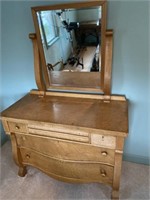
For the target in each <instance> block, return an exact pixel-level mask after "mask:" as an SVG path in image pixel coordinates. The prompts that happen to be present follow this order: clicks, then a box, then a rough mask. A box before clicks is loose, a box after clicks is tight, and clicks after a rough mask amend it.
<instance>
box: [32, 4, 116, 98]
mask: <svg viewBox="0 0 150 200" xmlns="http://www.w3.org/2000/svg"><path fill="white" fill-rule="evenodd" d="M92 6H101V7H102V18H101V19H102V20H101V22H102V23H101V24H102V26H101V38H102V40H101V66H102V67H101V72H99V74H100V83H99V86H100V89H94V88H93V89H92V88H74V87H70V86H69V87H61V86H60V87H59V86H58V87H53V86H52V87H51V89H57V90H59V91H60V90H62V89H64V90H69V91H70V90H71V91H73V90H82V91H86V92H87V91H88V92H91V91H94V92H98V93H104V94H106V95H109V94H110V87H111V75H110V74H111V66H108V65H110V64H111V59H112V56H111V55H110V59H109V60H108V61H107V59H106V57H108V55H107V54H110V51H111V47H110V46H112V45H111V44H112V37H110V35H111V36H112V32H110V31H109V32H107V33H106V0H90V1H86V2H85V1H84V2H75V3H67V4H66V3H63V4H56V5H46V6H38V7H32V8H31V10H32V15H33V21H34V26H35V31H36V36H35V37H34V38H36V41H37V44H35V42H34V47H36V50H34V55H35V51H36V55H38V54H39V59H40V61H39V62H38V61H35V64H37V65H41V68H42V69H41V71H39V70H37V69H35V73H36V74H37V73H40V79H41V77H42V76H43V80H40V81H41V82H42V85H43V86H42V87H40V90H42V91H43V90H48V89H49V88H50V80H49V77H48V70H47V67H46V60H45V55H44V50H43V46H42V42H41V35H40V30H39V25H38V20H37V12H38V11H41V10H42V11H47V10H57V9H67V8H85V7H92ZM30 36H31V35H30ZM107 36H108V37H107ZM31 38H32V39H33V35H32V36H31ZM110 38H111V41H110ZM34 41H35V40H34ZM107 43H108V44H107ZM106 45H107V46H109V49H108V48H107V47H106ZM38 51H39V52H38ZM111 52H112V51H111ZM35 68H36V66H35ZM41 73H42V75H41ZM92 73H93V72H92ZM36 76H39V75H38V74H37V75H36ZM44 85H45V86H44ZM38 88H39V87H38Z"/></svg>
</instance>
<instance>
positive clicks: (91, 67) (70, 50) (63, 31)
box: [32, 1, 106, 93]
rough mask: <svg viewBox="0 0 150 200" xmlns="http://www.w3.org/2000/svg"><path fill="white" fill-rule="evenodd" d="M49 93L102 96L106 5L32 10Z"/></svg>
mask: <svg viewBox="0 0 150 200" xmlns="http://www.w3.org/2000/svg"><path fill="white" fill-rule="evenodd" d="M32 14H33V19H34V24H35V29H36V34H37V41H38V46H39V51H40V57H41V62H42V67H43V72H44V79H45V82H46V86H47V89H65V90H66V89H67V90H68V89H69V90H70V89H71V90H83V91H84V90H85V91H88V90H89V91H97V92H101V93H102V92H103V90H102V85H103V84H102V81H103V77H102V76H103V68H104V49H105V19H106V17H105V15H106V12H105V1H88V2H80V3H70V4H61V5H52V6H40V7H34V8H32Z"/></svg>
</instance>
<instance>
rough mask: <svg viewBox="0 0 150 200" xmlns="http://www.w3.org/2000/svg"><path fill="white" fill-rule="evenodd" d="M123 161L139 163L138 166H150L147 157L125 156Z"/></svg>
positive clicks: (149, 160)
mask: <svg viewBox="0 0 150 200" xmlns="http://www.w3.org/2000/svg"><path fill="white" fill-rule="evenodd" d="M123 160H125V161H129V162H134V163H138V164H144V165H150V159H149V157H145V156H137V155H132V154H123Z"/></svg>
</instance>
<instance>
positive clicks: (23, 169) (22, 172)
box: [10, 133, 27, 177]
mask: <svg viewBox="0 0 150 200" xmlns="http://www.w3.org/2000/svg"><path fill="white" fill-rule="evenodd" d="M10 138H11V144H12V153H13V158H14V161H15V163H16V164H17V165H18V167H19V171H18V175H19V176H21V177H23V176H25V175H26V173H27V170H26V166H24V165H23V163H22V156H21V153H20V149H19V147H18V145H17V140H16V135H15V133H11V134H10Z"/></svg>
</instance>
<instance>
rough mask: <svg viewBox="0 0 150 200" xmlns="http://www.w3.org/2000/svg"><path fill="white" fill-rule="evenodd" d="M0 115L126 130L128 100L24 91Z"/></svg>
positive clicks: (125, 131)
mask: <svg viewBox="0 0 150 200" xmlns="http://www.w3.org/2000/svg"><path fill="white" fill-rule="evenodd" d="M1 116H2V117H7V118H14V119H22V120H31V121H39V122H48V123H55V124H63V125H72V126H79V127H86V128H93V129H101V130H109V131H117V132H124V133H128V103H127V101H116V100H113V101H111V102H110V103H104V102H103V101H102V100H99V99H83V98H72V97H58V96H45V97H42V98H41V97H39V96H38V95H34V94H27V95H26V96H25V97H23V98H22V99H20V100H19V101H17V102H16V103H15V104H13V105H12V106H10V107H9V108H7V109H6V110H4V111H3V112H2V113H1Z"/></svg>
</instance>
